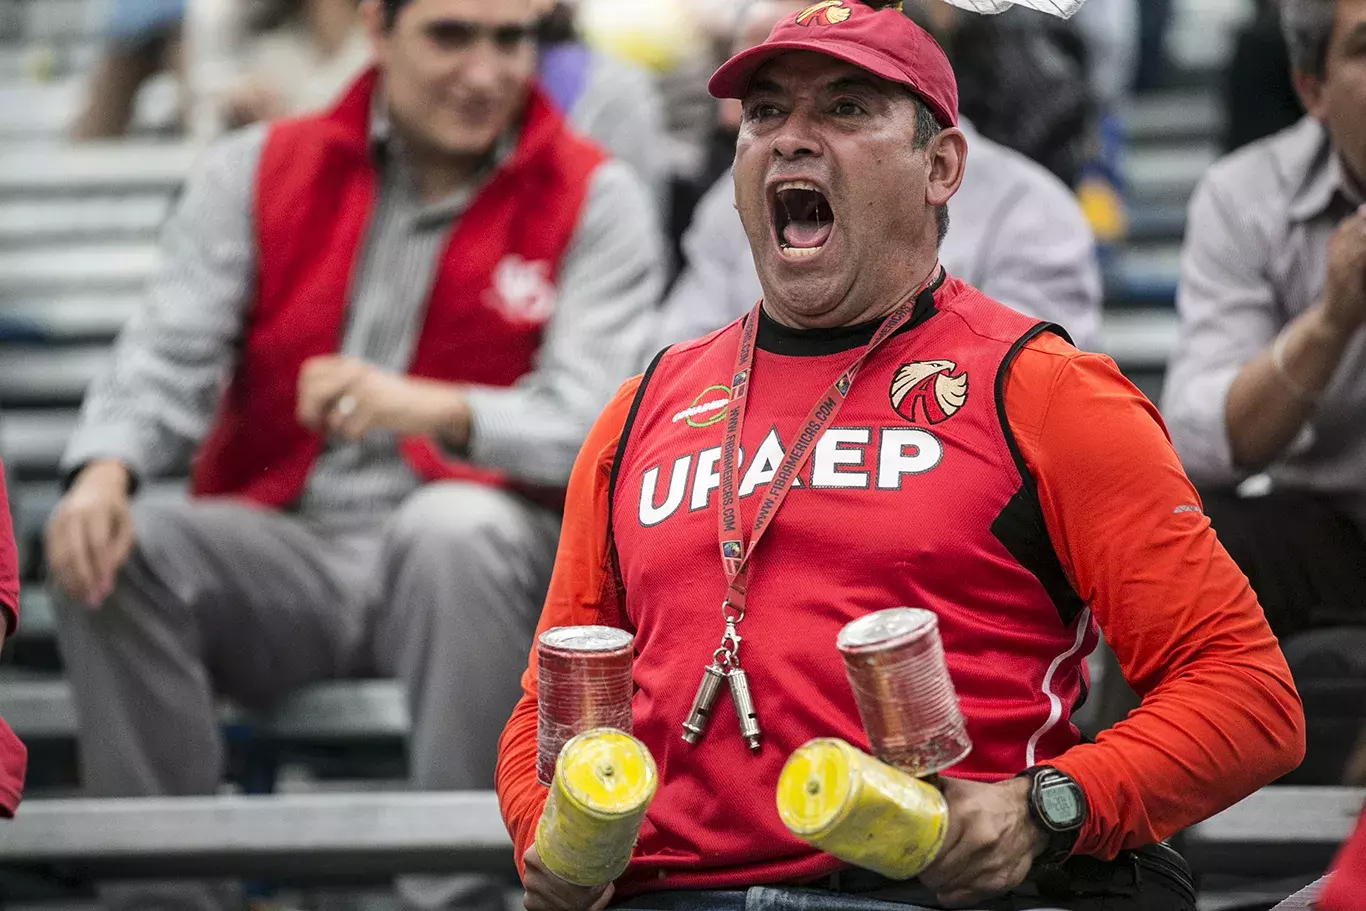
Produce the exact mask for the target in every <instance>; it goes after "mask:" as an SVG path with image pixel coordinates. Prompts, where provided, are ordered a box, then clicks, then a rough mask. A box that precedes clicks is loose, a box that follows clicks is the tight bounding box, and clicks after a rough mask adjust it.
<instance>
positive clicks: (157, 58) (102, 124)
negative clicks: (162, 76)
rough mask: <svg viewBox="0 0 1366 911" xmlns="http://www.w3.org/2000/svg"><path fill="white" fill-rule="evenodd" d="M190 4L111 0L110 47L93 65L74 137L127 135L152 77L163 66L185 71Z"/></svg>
mask: <svg viewBox="0 0 1366 911" xmlns="http://www.w3.org/2000/svg"><path fill="white" fill-rule="evenodd" d="M185 2H186V0H111V2H110V4H109V17H108V20H107V23H106V25H105V34H104V42H105V45H104V48H103V49H102V50H101V51H100V54H99V56H98V57H97V58H96V60H95V63H94V65H93V66H92V67H91V69H90V75H89V77H88V79H87V89H86V99H85V105H84V107H83V108H82V110H81V113H80V114H79V115H78V116H77V118H76V122H75V123H74V124H73V125H72V128H71V135H72V138H73V139H75V140H77V141H82V142H83V141H88V140H96V139H112V138H115V137H118V136H122V135H123V134H124V133H125V132H127V131H128V125H129V123H130V122H131V121H132V119H133V103H134V102H135V101H136V100H137V95H138V91H139V90H140V89H141V88H142V86H143V85H144V84H146V82H147V80H148V79H150V78H151V77H153V76H155V75H156V74H157V73H159V72H161V71H162V70H166V69H169V70H173V71H179V70H180V68H181V41H180V28H181V21H182V19H183V18H184V16H185Z"/></svg>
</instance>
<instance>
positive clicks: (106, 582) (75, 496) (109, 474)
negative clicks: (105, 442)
mask: <svg viewBox="0 0 1366 911" xmlns="http://www.w3.org/2000/svg"><path fill="white" fill-rule="evenodd" d="M128 482H129V473H128V469H127V468H125V467H124V466H123V464H122V463H120V462H116V461H112V460H107V459H102V460H99V461H95V462H91V463H90V464H89V465H86V466H85V468H83V469H81V473H80V474H78V475H77V476H76V480H75V481H74V482H73V483H72V485H71V489H70V490H68V491H67V493H66V496H64V497H62V500H61V502H60V503H58V504H57V509H56V511H55V512H53V514H52V519H51V520H50V521H49V522H48V525H47V538H46V549H47V560H48V566H49V568H50V570H51V573H52V577H53V579H54V580H55V581H56V582H57V584H58V585H59V586H61V588H62V590H63V591H65V592H66V593H67V594H68V595H70V596H71V597H72V598H74V599H76V600H77V601H80V602H82V603H84V604H86V605H88V606H90V607H99V606H100V604H101V603H103V601H104V599H105V598H107V597H108V596H109V593H110V591H112V590H113V588H114V578H115V577H116V576H117V575H118V571H119V569H120V567H122V566H123V561H124V560H126V559H127V558H128V552H129V551H130V550H132V548H133V521H132V517H131V515H130V514H129V511H128Z"/></svg>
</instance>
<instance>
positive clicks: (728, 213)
mask: <svg viewBox="0 0 1366 911" xmlns="http://www.w3.org/2000/svg"><path fill="white" fill-rule="evenodd" d="M683 256H684V259H685V263H686V264H685V266H684V269H683V274H681V275H680V276H679V277H678V281H677V282H675V283H674V286H673V288H672V289H671V290H670V291H669V295H668V297H666V298H665V300H664V304H663V305H662V306H661V307H660V312H659V332H658V334H657V335H656V336H655V340H654V345H653V346H652V349H653V350H651V351H650V352H649V354H651V355H653V353H654V351H656V350H658V349H660V348H662V347H664V346H665V345H672V344H674V343H676V342H683V341H688V340H690V339H694V338H698V337H699V336H703V335H706V334H707V333H708V332H711V331H713V330H716V329H720V328H721V327H722V326H724V325H726V324H727V323H729V322H731V321H732V320H735V319H738V318H739V317H741V316H744V315H745V314H746V313H747V312H749V308H750V307H752V306H754V302H755V301H756V300H758V299H759V298H760V297H762V296H763V289H762V288H760V287H759V277H758V275H757V273H756V272H755V271H754V257H753V255H752V254H751V253H750V252H749V240H748V239H747V238H746V237H745V228H744V225H742V224H741V223H740V215H739V213H738V212H736V211H735V191H734V189H733V185H732V183H731V176H730V173H729V172H727V173H726V174H725V175H724V176H722V177H721V179H720V180H718V181H717V182H716V183H715V184H713V185H712V187H711V189H709V190H708V191H707V192H706V195H704V196H703V197H702V200H701V202H699V203H698V204H697V210H696V212H695V213H694V215H693V220H692V224H691V225H689V226H688V230H687V232H686V233H685V234H684V235H683Z"/></svg>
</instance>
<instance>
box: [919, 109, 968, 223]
mask: <svg viewBox="0 0 1366 911" xmlns="http://www.w3.org/2000/svg"><path fill="white" fill-rule="evenodd" d="M925 161H926V163H927V164H928V165H929V169H930V173H929V175H928V179H927V180H926V181H925V204H926V205H927V206H930V207H931V208H938V207H939V206H943V205H947V204H948V201H949V199H950V198H951V197H952V196H953V194H954V193H957V192H958V187H959V186H960V185H961V184H962V183H963V173H964V171H965V170H966V168H967V163H968V140H967V137H965V136H964V135H963V133H962V131H961V130H958V129H956V128H950V129H947V130H943V131H941V132H940V133H939V135H938V136H936V137H934V138H933V139H931V140H930V144H929V145H927V146H926V147H925Z"/></svg>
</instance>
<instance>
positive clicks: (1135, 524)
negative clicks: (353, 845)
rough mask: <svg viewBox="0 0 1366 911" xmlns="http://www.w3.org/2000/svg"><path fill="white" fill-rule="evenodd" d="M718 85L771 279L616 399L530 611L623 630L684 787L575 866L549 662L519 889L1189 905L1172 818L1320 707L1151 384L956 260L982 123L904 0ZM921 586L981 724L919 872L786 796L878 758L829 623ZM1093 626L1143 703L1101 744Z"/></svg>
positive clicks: (510, 780) (520, 784)
mask: <svg viewBox="0 0 1366 911" xmlns="http://www.w3.org/2000/svg"><path fill="white" fill-rule="evenodd" d="M884 5H885V4H884ZM710 88H711V91H712V93H713V94H714V95H717V96H720V97H737V98H741V99H742V100H743V119H742V123H741V128H740V136H739V141H738V144H737V148H736V154H735V168H734V175H735V176H734V180H735V202H736V206H737V208H738V209H739V212H740V216H741V220H742V221H743V222H744V225H745V231H746V234H747V235H748V238H749V243H750V247H751V252H752V253H753V256H754V261H755V265H756V267H757V270H758V273H759V277H760V280H761V283H762V285H763V289H764V298H763V300H762V301H761V303H760V304H758V305H756V306H755V308H754V309H753V310H752V311H751V312H750V313H749V315H748V316H746V317H744V318H743V319H741V320H737V321H736V322H734V323H732V324H730V325H729V326H727V327H725V328H723V329H720V330H718V331H717V332H714V333H712V334H711V335H708V336H705V337H703V338H701V339H698V340H696V341H693V342H687V343H683V344H680V345H677V346H674V347H672V348H669V349H666V350H665V351H663V352H661V353H660V355H659V356H657V357H656V358H655V360H654V362H653V363H652V364H651V366H650V368H649V369H648V370H647V371H646V373H645V374H644V376H643V377H641V378H638V379H635V380H632V381H629V382H628V383H626V384H625V385H624V386H623V387H622V389H621V390H620V391H619V392H618V395H617V397H616V399H615V400H614V401H613V402H612V403H611V404H610V405H609V406H608V407H607V409H606V410H605V411H604V413H603V414H602V415H601V416H600V417H599V419H598V422H597V424H596V425H595V427H594V429H593V431H592V432H591V433H590V434H589V437H588V440H587V442H586V443H585V445H584V448H583V449H582V451H581V452H580V455H579V459H578V462H577V465H576V466H575V469H574V472H573V475H572V476H571V480H570V485H569V490H568V505H567V508H566V512H565V524H564V528H563V532H562V535H561V539H560V545H559V553H558V556H557V559H556V567H555V573H554V577H553V580H552V583H551V588H550V593H549V596H548V599H547V602H546V605H545V608H544V611H543V614H542V618H541V623H540V629H541V630H545V629H547V628H550V627H556V626H566V625H582V624H607V625H613V626H617V627H620V628H623V629H626V630H629V631H630V632H632V633H633V634H634V637H635V648H636V660H635V664H634V669H633V676H634V681H635V684H636V692H635V696H634V699H633V704H632V715H633V726H634V733H635V735H636V736H637V737H638V738H639V739H640V740H641V741H642V742H643V743H644V744H645V745H646V746H647V747H648V748H649V750H650V752H651V754H652V755H653V756H654V758H655V761H656V763H657V764H658V767H659V789H658V792H657V794H656V795H655V798H654V800H653V802H652V803H651V805H650V808H649V811H648V814H647V816H646V818H645V822H644V826H643V828H642V830H641V834H640V839H639V842H638V844H637V846H636V848H635V852H634V855H633V857H632V860H631V864H630V866H629V868H628V869H627V871H626V873H625V874H624V875H623V876H622V877H621V878H620V879H618V880H617V882H616V883H615V884H613V885H611V886H606V887H601V888H597V889H585V888H580V887H577V886H572V885H570V884H568V883H566V882H564V881H562V880H559V879H557V878H556V877H555V876H554V875H553V874H552V873H550V871H549V870H548V869H547V868H546V866H545V865H544V863H543V862H542V860H541V858H540V856H539V854H538V852H537V850H536V847H535V845H534V839H535V829H536V823H537V820H538V819H539V817H540V815H541V812H542V809H543V807H544V805H545V800H546V796H547V790H546V788H545V787H543V786H541V785H539V784H537V782H536V776H535V764H536V728H537V696H538V692H537V680H536V673H535V659H534V656H533V660H532V666H531V667H530V668H529V669H528V672H527V674H526V675H525V676H524V677H523V687H524V690H525V695H524V697H523V699H522V701H521V702H520V703H519V704H518V707H517V709H516V710H515V711H514V713H513V716H512V718H511V719H510V720H509V722H508V725H507V728H506V729H505V731H504V733H503V738H502V741H501V744H500V756H499V764H498V781H497V787H498V792H499V798H500V802H501V806H502V810H503V815H504V818H505V820H506V822H507V824H508V828H509V830H510V831H511V833H512V836H513V841H514V843H515V846H516V852H517V853H516V857H517V860H518V863H519V865H520V866H521V867H522V870H523V881H524V883H525V885H526V890H527V895H526V907H527V908H528V909H529V911H548V909H588V908H603V907H606V906H608V904H609V903H611V902H613V901H621V902H623V903H622V904H621V905H620V907H631V908H652V909H730V908H735V909H742V908H745V909H760V908H763V909H775V911H777V909H792V911H798V909H822V911H840V909H848V911H853V909H863V911H884V909H885V911H891V909H894V908H897V907H902V908H904V907H906V906H907V905H911V906H916V907H946V906H948V907H957V906H962V905H964V904H967V903H972V906H973V907H976V908H988V909H1011V911H1016V909H1026V908H1037V907H1049V908H1063V909H1071V911H1098V909H1107V911H1188V909H1193V908H1194V907H1195V904H1194V902H1195V896H1194V891H1193V889H1192V887H1191V884H1190V879H1189V873H1188V871H1187V870H1186V869H1185V865H1184V863H1183V862H1182V861H1181V859H1180V856H1179V855H1177V854H1175V852H1173V851H1171V850H1170V849H1169V848H1166V847H1165V846H1162V845H1159V844H1157V843H1158V842H1160V841H1161V840H1162V839H1165V838H1166V837H1168V836H1169V835H1171V834H1173V833H1174V832H1176V831H1177V830H1179V829H1181V828H1183V827H1185V826H1188V825H1190V824H1191V823H1194V822H1196V821H1198V820H1200V819H1203V818H1205V817H1207V816H1209V815H1211V814H1212V813H1215V812H1217V811H1219V810H1220V809H1222V808H1224V807H1226V806H1228V805H1230V804H1232V803H1234V802H1236V801H1237V800H1239V799H1241V798H1242V797H1244V796H1246V795H1247V794H1249V793H1250V792H1252V791H1254V790H1256V789H1257V788H1259V787H1261V786H1262V785H1264V784H1266V783H1267V782H1269V781H1271V780H1273V779H1275V778H1276V777H1278V776H1279V775H1282V774H1284V773H1285V772H1286V771H1288V770H1290V769H1292V768H1293V767H1294V766H1295V765H1296V764H1297V763H1298V762H1299V761H1300V758H1301V756H1302V754H1303V748H1304V746H1303V744H1304V732H1303V715H1302V711H1301V707H1300V703H1299V699H1298V697H1297V695H1296V693H1295V689H1294V686H1293V683H1292V681H1291V679H1290V675H1289V672H1288V670H1287V668H1286V665H1285V661H1284V660H1283V658H1282V657H1281V654H1280V651H1279V649H1278V647H1277V644H1276V640H1275V638H1274V637H1273V636H1272V635H1271V632H1270V630H1269V629H1268V628H1267V625H1266V621H1265V619H1264V618H1263V616H1262V613H1261V610H1260V608H1259V607H1258V604H1257V600H1256V597H1255V596H1254V595H1253V593H1252V591H1251V589H1250V588H1249V587H1248V585H1247V580H1246V579H1245V578H1244V577H1243V575H1242V574H1241V573H1240V572H1239V571H1238V570H1237V567H1236V566H1234V564H1233V563H1232V561H1231V560H1230V559H1229V557H1228V555H1227V554H1226V553H1225V552H1224V550H1223V549H1222V548H1221V547H1220V545H1219V543H1218V541H1217V540H1216V538H1215V536H1214V533H1213V532H1212V531H1211V529H1210V526H1209V522H1208V520H1207V519H1206V518H1205V516H1204V515H1203V513H1202V511H1201V508H1200V501H1199V498H1198V497H1197V495H1196V492H1195V490H1194V489H1193V488H1192V486H1191V484H1190V482H1189V481H1188V480H1187V479H1186V477H1185V475H1184V474H1183V473H1182V471H1181V466H1180V463H1179V462H1178V460H1177V458H1176V456H1175V454H1174V453H1173V451H1172V448H1171V445H1170V443H1169V442H1168V440H1167V437H1166V434H1165V431H1164V428H1163V426H1162V424H1161V421H1160V419H1159V417H1158V415H1157V413H1156V411H1155V410H1154V409H1153V407H1152V406H1151V405H1150V404H1149V403H1148V401H1147V400H1146V399H1144V398H1143V396H1142V395H1141V394H1140V393H1139V392H1138V391H1137V390H1136V389H1135V388H1134V387H1133V386H1132V385H1130V384H1129V383H1128V382H1127V381H1126V380H1125V379H1124V378H1123V377H1122V376H1121V375H1120V374H1119V372H1118V370H1117V369H1116V368H1115V366H1114V364H1113V363H1112V362H1111V361H1109V360H1108V359H1107V358H1105V357H1103V356H1100V355H1092V354H1084V353H1082V352H1079V351H1077V350H1076V349H1075V348H1073V347H1072V346H1071V345H1070V344H1069V343H1068V342H1067V340H1066V339H1065V338H1064V337H1063V336H1062V335H1061V334H1060V330H1057V329H1056V328H1055V327H1053V326H1050V325H1048V324H1041V323H1038V322H1036V321H1034V320H1031V319H1029V318H1027V317H1024V316H1022V315H1020V314H1019V313H1016V312H1015V311H1013V310H1009V309H1007V308H1006V307H1004V306H1002V305H1000V304H998V303H996V302H995V301H992V300H990V299H989V298H987V297H985V296H984V295H982V294H981V293H980V292H978V291H977V290H975V289H974V288H972V287H970V286H968V285H966V284H964V283H963V282H961V281H960V280H958V279H956V278H953V277H952V276H949V275H946V274H945V273H944V271H943V269H942V268H941V267H940V265H939V261H938V243H939V240H940V238H941V237H942V234H943V228H944V224H943V219H942V217H941V213H942V211H943V208H944V206H945V204H946V203H947V202H948V200H949V199H950V197H952V196H953V194H954V191H955V190H956V189H957V188H958V185H959V182H960V181H961V179H962V175H963V165H964V160H965V158H966V155H967V152H968V150H967V144H966V141H965V140H964V138H963V134H962V133H961V132H959V131H958V130H957V129H955V127H954V124H955V122H956V119H957V98H956V88H955V83H954V78H953V73H952V71H951V69H950V68H949V64H948V61H947V60H946V59H945V57H944V55H943V53H942V52H941V51H940V49H939V47H938V46H937V45H936V44H935V43H934V41H933V40H932V39H931V38H930V37H929V36H928V35H927V34H925V33H924V32H923V31H921V30H920V29H919V28H917V27H916V26H914V25H913V24H912V23H911V22H910V21H909V20H907V19H906V18H905V17H903V16H902V15H901V14H900V13H899V12H898V11H896V10H895V9H874V8H873V7H871V6H869V5H865V4H861V3H857V2H855V0H823V2H819V3H815V4H814V5H812V6H810V7H808V8H807V9H804V10H802V11H801V12H799V13H797V14H795V15H793V16H789V17H788V18H786V19H784V20H783V21H781V22H780V23H779V24H778V25H777V26H775V28H774V30H773V32H772V34H771V35H770V36H769V39H768V40H767V41H766V42H765V43H764V44H762V45H759V46H757V47H755V48H751V49H750V50H747V51H745V52H743V53H741V54H739V55H737V56H736V57H734V58H732V59H731V60H730V61H729V62H728V63H727V64H726V65H725V66H723V67H722V68H721V69H720V70H719V71H718V72H717V73H716V74H715V76H714V77H713V78H712V81H711V85H710ZM901 605H910V606H914V607H922V608H929V609H931V610H933V611H934V612H935V613H936V614H937V616H938V620H939V630H940V634H941V636H942V639H943V643H944V648H945V652H946V654H947V659H948V668H949V671H950V674H951V675H952V678H953V683H954V687H955V689H956V691H957V695H958V698H959V702H960V704H961V707H962V710H963V714H964V716H965V717H966V719H967V726H968V732H969V734H970V736H971V739H972V742H973V749H972V752H971V753H970V754H969V755H968V756H967V757H966V758H965V759H963V760H961V761H960V762H959V763H958V764H956V765H955V766H953V767H952V768H950V769H949V770H947V773H946V776H945V777H944V778H943V780H942V784H941V787H942V790H943V792H944V795H945V797H946V799H947V802H948V807H949V827H948V832H947V835H946V839H945V842H944V846H943V848H942V850H941V851H940V852H939V854H938V856H937V857H936V859H935V860H934V862H933V863H932V864H931V865H930V866H929V867H928V868H927V869H925V870H924V871H923V872H922V873H921V874H920V875H919V876H918V877H917V878H916V879H914V880H911V881H909V882H894V881H890V880H887V879H884V878H882V877H880V876H878V875H876V874H873V873H871V872H869V871H866V870H860V869H856V868H850V867H848V866H847V865H846V864H844V863H842V862H840V861H839V860H837V859H836V858H834V857H832V856H830V855H828V854H825V853H823V852H821V851H819V850H816V849H815V848H813V847H812V846H810V845H808V844H806V843H805V842H803V841H801V840H799V839H797V838H796V837H794V836H793V835H791V834H790V833H789V832H788V831H787V829H786V828H785V827H784V825H783V823H782V821H781V820H780V818H779V816H778V813H777V809H776V806H775V791H776V786H777V782H778V777H779V773H780V771H781V769H782V767H783V764H784V762H785V761H786V760H787V758H788V757H789V756H790V755H791V754H792V752H793V751H794V750H796V749H797V748H798V747H800V746H801V745H802V744H803V743H805V742H806V741H807V740H809V739H811V738H815V737H832V736H833V737H840V738H843V739H844V740H847V741H849V742H851V743H854V744H856V745H858V746H860V747H862V748H865V749H867V747H868V738H867V737H866V735H865V734H864V732H863V730H862V728H861V725H860V720H859V715H858V712H857V710H856V707H855V704H854V700H853V696H852V694H851V692H850V690H849V687H848V684H847V682H846V679H845V673H844V667H843V663H842V661H841V658H840V656H839V654H838V652H837V651H836V649H835V638H836V635H837V633H838V632H839V630H840V629H841V627H842V626H843V625H844V624H846V623H848V622H850V621H851V620H854V619H856V618H858V617H861V616H866V615H867V614H868V613H870V612H872V611H876V610H880V609H883V608H890V607H897V606H901ZM1098 631H1103V632H1104V635H1105V638H1106V640H1107V642H1108V643H1109V644H1110V645H1111V646H1112V647H1113V649H1114V651H1115V653H1116V655H1117V656H1118V658H1119V661H1120V664H1121V666H1122V667H1123V670H1124V674H1125V677H1126V679H1127V680H1128V681H1129V683H1130V684H1131V685H1132V686H1133V687H1134V689H1135V690H1136V691H1137V692H1138V693H1139V695H1140V696H1141V697H1142V705H1141V707H1140V708H1138V709H1137V710H1136V711H1135V712H1133V713H1132V714H1131V715H1130V716H1129V717H1128V718H1127V719H1126V720H1125V721H1123V722H1122V723H1120V724H1118V725H1116V726H1115V727H1114V728H1113V729H1111V730H1109V731H1107V732H1105V733H1104V734H1102V735H1101V736H1100V738H1099V739H1098V741H1097V742H1096V743H1083V742H1082V741H1081V736H1080V734H1079V732H1078V731H1077V729H1076V727H1074V726H1073V725H1072V724H1071V722H1070V717H1071V713H1072V712H1073V711H1074V710H1075V709H1076V708H1077V706H1078V705H1079V704H1080V703H1081V701H1082V700H1083V699H1084V698H1085V694H1086V685H1087V684H1086V672H1085V658H1086V655H1087V654H1088V653H1089V652H1090V651H1091V649H1092V648H1093V647H1094V645H1095V643H1096V639H1097V633H1098ZM740 640H743V648H740V647H739V646H740ZM713 663H715V664H717V665H718V666H719V668H720V673H721V674H722V675H723V676H724V677H725V679H726V681H727V683H728V684H729V685H730V686H729V689H730V691H731V693H733V694H734V695H733V697H732V701H733V702H735V704H736V705H737V707H744V708H745V711H744V712H743V713H738V714H741V718H740V722H739V726H738V729H737V726H736V724H735V723H734V722H731V721H730V719H729V717H728V716H729V712H726V711H722V707H721V706H720V705H719V704H718V705H717V706H716V712H715V713H714V715H713V716H712V718H713V720H712V723H711V726H710V730H701V731H700V734H699V729H700V728H702V727H703V726H702V725H701V724H698V723H697V721H698V719H697V718H696V717H695V716H692V715H691V705H692V699H693V694H694V686H695V684H696V681H697V680H698V679H699V678H700V677H701V676H702V675H703V671H704V668H708V667H709V666H710V665H712V664H713ZM737 667H738V668H740V669H743V671H744V672H745V674H746V675H747V676H746V677H745V678H740V677H739V676H738V675H737V674H736V673H735V669H736V668H737ZM741 679H747V680H748V688H749V691H750V694H751V695H752V702H753V706H752V711H750V710H749V706H748V705H747V703H746V701H745V700H744V699H743V698H742V697H743V695H744V693H743V692H741V690H742V689H743V688H742V687H741V686H740V683H739V681H740V680H741ZM726 698H727V696H726V695H725V694H724V692H723V694H722V695H721V697H720V699H721V700H725V699H726ZM685 722H686V723H687V724H689V725H691V729H688V728H684V727H683V726H684V725H685ZM684 733H686V734H687V736H686V737H680V734H684Z"/></svg>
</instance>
